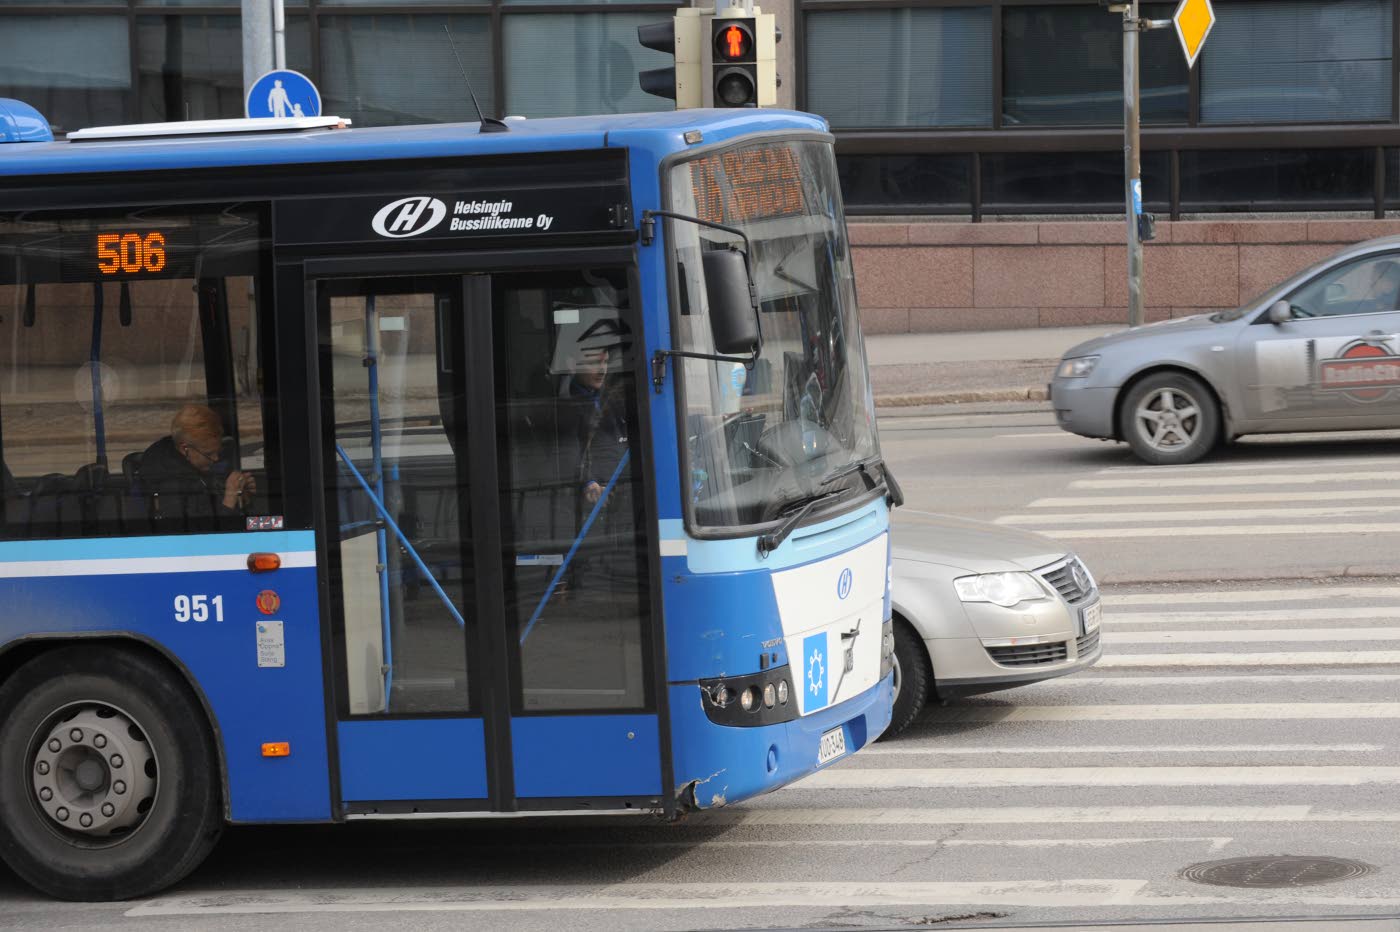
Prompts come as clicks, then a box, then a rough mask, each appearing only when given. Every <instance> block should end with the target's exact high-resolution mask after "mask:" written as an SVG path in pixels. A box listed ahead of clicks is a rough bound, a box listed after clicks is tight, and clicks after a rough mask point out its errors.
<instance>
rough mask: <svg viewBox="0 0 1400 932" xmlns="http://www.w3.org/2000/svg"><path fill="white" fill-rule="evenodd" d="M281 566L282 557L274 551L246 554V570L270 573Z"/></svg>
mask: <svg viewBox="0 0 1400 932" xmlns="http://www.w3.org/2000/svg"><path fill="white" fill-rule="evenodd" d="M281 566H282V558H281V557H280V556H278V555H277V554H275V553H250V554H248V572H250V573H270V572H272V571H273V570H275V569H280V568H281Z"/></svg>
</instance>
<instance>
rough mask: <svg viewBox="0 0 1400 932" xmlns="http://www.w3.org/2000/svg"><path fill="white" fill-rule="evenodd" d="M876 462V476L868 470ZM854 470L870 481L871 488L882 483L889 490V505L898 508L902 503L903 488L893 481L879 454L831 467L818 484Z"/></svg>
mask: <svg viewBox="0 0 1400 932" xmlns="http://www.w3.org/2000/svg"><path fill="white" fill-rule="evenodd" d="M876 464H879V466H880V476H879V477H878V478H877V477H876V476H875V474H874V473H873V472H871V470H870V467H871V466H874V465H876ZM856 472H858V473H860V474H861V476H862V477H863V478H864V479H865V480H866V481H867V482H869V483H870V488H872V489H878V488H879V487H880V486H881V485H882V484H883V485H884V487H885V490H886V491H887V492H889V496H890V504H891V505H893V506H894V507H896V508H898V507H899V506H900V505H903V504H904V490H903V489H901V488H900V487H899V483H898V482H896V481H895V478H894V474H893V473H891V472H890V467H889V464H888V463H886V462H885V460H884V458H883V457H879V456H877V457H874V458H873V459H871V460H857V461H856V462H854V463H847V464H846V465H845V466H841V467H839V468H837V469H833V470H832V471H831V472H829V473H827V474H826V475H825V476H823V477H822V481H821V482H820V483H819V484H818V485H819V486H826V485H831V483H833V482H835V481H836V480H838V479H844V478H846V477H847V476H849V475H850V474H851V473H856Z"/></svg>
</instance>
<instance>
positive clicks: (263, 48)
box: [243, 0, 273, 93]
mask: <svg viewBox="0 0 1400 932" xmlns="http://www.w3.org/2000/svg"><path fill="white" fill-rule="evenodd" d="M272 45H273V42H272V6H271V4H269V3H268V0H243V91H244V93H247V91H248V88H250V87H252V86H253V82H254V81H256V80H257V79H258V78H260V77H262V76H263V75H265V74H267V73H268V72H269V71H271V70H272V67H273V65H272V63H273V52H272Z"/></svg>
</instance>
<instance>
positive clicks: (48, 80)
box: [0, 14, 131, 133]
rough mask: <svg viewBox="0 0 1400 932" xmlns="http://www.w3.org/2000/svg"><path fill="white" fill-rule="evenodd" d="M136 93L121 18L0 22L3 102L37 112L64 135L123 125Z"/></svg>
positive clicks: (67, 16) (6, 19)
mask: <svg viewBox="0 0 1400 932" xmlns="http://www.w3.org/2000/svg"><path fill="white" fill-rule="evenodd" d="M130 93H131V56H130V51H129V43H128V41H127V20H126V18H125V17H122V16H84V15H73V14H64V15H61V16H51V15H44V16H0V97H13V98H16V99H18V100H22V101H24V102H25V103H27V104H29V105H30V106H33V107H35V108H36V109H38V111H39V112H40V113H42V114H43V115H44V116H45V117H46V118H47V119H48V121H49V123H50V125H52V126H53V129H54V132H56V133H65V132H68V131H69V130H72V129H78V128H80V127H83V126H93V125H95V124H99V123H119V122H122V118H124V117H125V114H126V102H127V100H128V99H129V97H130Z"/></svg>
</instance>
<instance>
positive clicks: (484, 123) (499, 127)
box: [442, 23, 510, 133]
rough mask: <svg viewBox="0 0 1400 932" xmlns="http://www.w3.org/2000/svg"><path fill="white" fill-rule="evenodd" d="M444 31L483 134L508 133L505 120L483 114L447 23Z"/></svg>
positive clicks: (444, 25)
mask: <svg viewBox="0 0 1400 932" xmlns="http://www.w3.org/2000/svg"><path fill="white" fill-rule="evenodd" d="M442 31H443V32H445V33H447V44H448V45H450V46H452V57H453V58H455V59H457V70H459V71H461V72H462V83H463V84H465V85H466V86H467V94H468V95H469V96H470V97H471V99H472V106H473V107H475V108H476V116H477V119H478V120H480V121H481V131H482V132H483V133H508V132H510V127H509V126H508V125H506V123H505V121H504V120H498V119H496V118H495V117H488V116H487V115H486V114H484V113H482V112H481V102H480V101H478V100H477V99H476V91H474V90H472V82H471V78H468V77H467V69H466V66H465V65H463V64H462V56H461V55H459V54H457V43H456V41H454V40H453V38H452V29H451V27H450V26H448V25H447V24H446V23H443V24H442Z"/></svg>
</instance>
